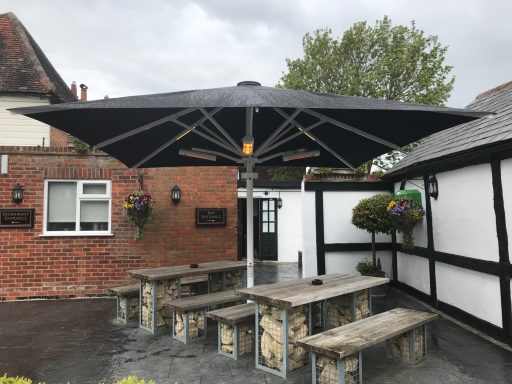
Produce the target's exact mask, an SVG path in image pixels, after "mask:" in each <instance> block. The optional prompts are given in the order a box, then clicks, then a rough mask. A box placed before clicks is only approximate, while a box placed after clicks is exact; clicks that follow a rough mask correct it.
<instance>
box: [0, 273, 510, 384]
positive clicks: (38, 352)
mask: <svg viewBox="0 0 512 384" xmlns="http://www.w3.org/2000/svg"><path fill="white" fill-rule="evenodd" d="M298 276H299V271H298V268H297V265H296V264H274V263H269V264H259V265H257V268H256V277H255V279H256V283H257V284H265V283H271V282H275V281H280V280H286V279H293V278H296V277H298ZM384 290H385V296H379V297H375V298H374V312H375V313H378V312H382V311H385V310H388V309H391V308H394V307H398V306H400V307H409V308H414V309H420V310H421V309H423V310H425V309H426V310H429V309H428V308H426V307H425V306H424V305H422V303H420V302H418V301H416V300H415V299H412V298H410V297H409V296H407V295H405V294H403V293H401V292H400V291H398V290H396V289H393V288H388V287H386V288H385V289H384ZM114 316H115V301H114V300H113V299H84V300H58V301H28V302H8V303H0V324H1V326H0V376H1V375H3V373H7V374H8V375H14V376H15V375H20V376H25V377H29V378H31V379H32V380H34V382H38V381H44V382H46V383H47V384H54V383H55V384H58V383H67V382H70V383H75V384H86V383H94V384H97V383H100V382H106V383H111V382H113V381H115V380H116V379H119V378H122V377H125V376H128V375H137V376H140V377H142V378H145V379H154V380H155V381H156V382H157V383H158V384H160V383H166V384H167V383H170V384H175V383H180V384H189V383H191V384H192V383H203V384H204V383H215V384H221V383H244V384H252V383H258V384H260V383H283V382H286V383H310V382H311V373H310V370H309V368H305V369H302V370H299V371H298V372H296V373H294V374H293V375H292V377H291V378H290V379H288V380H286V381H284V380H282V379H280V378H279V377H277V376H274V375H272V374H269V373H265V372H263V371H261V370H257V369H255V368H254V355H250V356H246V357H244V358H242V360H239V361H234V360H231V359H229V358H227V357H224V356H220V355H218V354H217V342H216V328H214V327H215V326H214V325H213V324H212V325H211V328H209V337H208V338H207V339H206V340H205V341H204V342H196V343H192V344H190V345H184V344H182V343H180V342H178V341H176V340H172V338H171V336H170V334H160V335H157V336H153V335H150V334H148V333H147V332H145V331H142V330H140V329H138V328H137V327H136V326H135V325H128V326H121V325H118V324H116V323H115V322H114V321H113V318H114ZM429 330H430V332H429V337H428V353H429V355H428V358H427V359H426V361H424V362H422V363H420V364H419V365H418V366H416V367H414V368H411V367H408V366H407V365H404V364H401V363H388V362H387V361H386V358H385V353H384V344H381V345H378V346H375V347H373V348H370V349H368V350H366V351H365V352H364V353H363V380H364V382H365V383H378V384H387V383H429V384H431V383H443V384H445V383H471V384H473V383H512V348H510V347H503V346H500V345H499V344H497V343H495V342H492V340H488V339H486V338H482V337H480V336H478V335H476V334H474V333H472V332H470V331H469V330H467V329H465V328H463V327H461V326H459V325H457V324H456V323H454V322H452V321H450V320H448V319H445V318H441V319H440V320H438V321H436V322H435V323H434V324H432V325H431V326H430V328H429Z"/></svg>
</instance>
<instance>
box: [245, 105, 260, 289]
mask: <svg viewBox="0 0 512 384" xmlns="http://www.w3.org/2000/svg"><path fill="white" fill-rule="evenodd" d="M253 114H254V110H253V108H252V107H248V108H246V109H245V136H244V138H243V140H242V141H243V148H242V152H243V153H244V155H246V156H247V157H245V159H244V160H245V161H244V162H245V175H243V176H244V177H245V180H246V189H247V198H246V203H247V209H246V214H247V221H246V223H247V253H246V256H247V287H248V288H251V287H253V286H254V212H253V210H254V205H253V201H254V196H253V187H254V186H253V180H254V179H256V178H257V177H258V174H257V173H255V172H254V162H255V158H253V157H252V154H253V150H254V137H253V136H252V125H253Z"/></svg>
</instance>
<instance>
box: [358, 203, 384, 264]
mask: <svg viewBox="0 0 512 384" xmlns="http://www.w3.org/2000/svg"><path fill="white" fill-rule="evenodd" d="M392 200H393V195H391V194H379V195H374V196H372V197H369V198H367V199H362V200H361V201H360V202H359V203H358V204H357V205H356V206H355V207H354V208H353V209H352V224H353V225H355V226H356V227H357V228H359V229H364V230H365V231H368V232H370V233H371V234H372V260H373V265H374V266H376V265H377V260H376V255H375V234H376V233H386V234H389V233H391V231H392V230H393V223H392V221H391V218H390V216H389V213H388V210H387V208H388V205H389V203H390V202H391V201H392Z"/></svg>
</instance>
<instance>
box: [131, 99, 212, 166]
mask: <svg viewBox="0 0 512 384" xmlns="http://www.w3.org/2000/svg"><path fill="white" fill-rule="evenodd" d="M218 110H220V108H217V111H214V113H217V112H218ZM204 120H206V117H201V118H200V119H199V120H197V121H196V122H195V123H193V124H192V125H190V126H188V125H186V124H185V123H182V122H181V121H179V120H178V119H177V117H174V118H172V119H170V120H169V121H172V122H173V123H175V124H178V125H180V126H182V127H184V128H185V129H184V130H183V131H181V132H180V133H179V134H178V135H176V136H174V137H173V138H172V139H171V140H169V141H167V142H166V143H165V144H163V145H161V146H160V147H158V148H157V149H155V150H154V151H153V152H151V153H150V154H149V155H147V156H144V158H143V159H142V160H140V161H138V162H137V163H135V164H134V165H133V166H132V168H139V167H140V166H141V165H142V164H144V163H146V162H147V161H148V160H150V159H152V158H153V157H155V156H156V155H158V154H159V153H160V152H162V151H163V150H164V149H165V148H167V147H168V146H169V145H171V144H173V143H175V142H176V141H178V140H180V139H181V138H182V137H184V136H185V135H186V134H188V133H190V132H193V131H194V129H195V128H194V127H197V125H199V124H201V123H202V122H203V121H204Z"/></svg>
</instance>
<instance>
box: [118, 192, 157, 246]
mask: <svg viewBox="0 0 512 384" xmlns="http://www.w3.org/2000/svg"><path fill="white" fill-rule="evenodd" d="M154 204H155V201H154V200H153V198H152V197H151V196H150V195H148V194H145V193H144V192H143V191H142V190H139V191H136V192H133V193H131V194H130V195H128V197H126V199H124V210H125V212H126V215H127V216H128V219H129V220H130V221H131V222H132V223H133V224H135V237H134V238H135V240H140V239H142V236H143V235H144V224H146V221H148V219H149V217H150V216H151V213H152V212H153V207H154Z"/></svg>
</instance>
